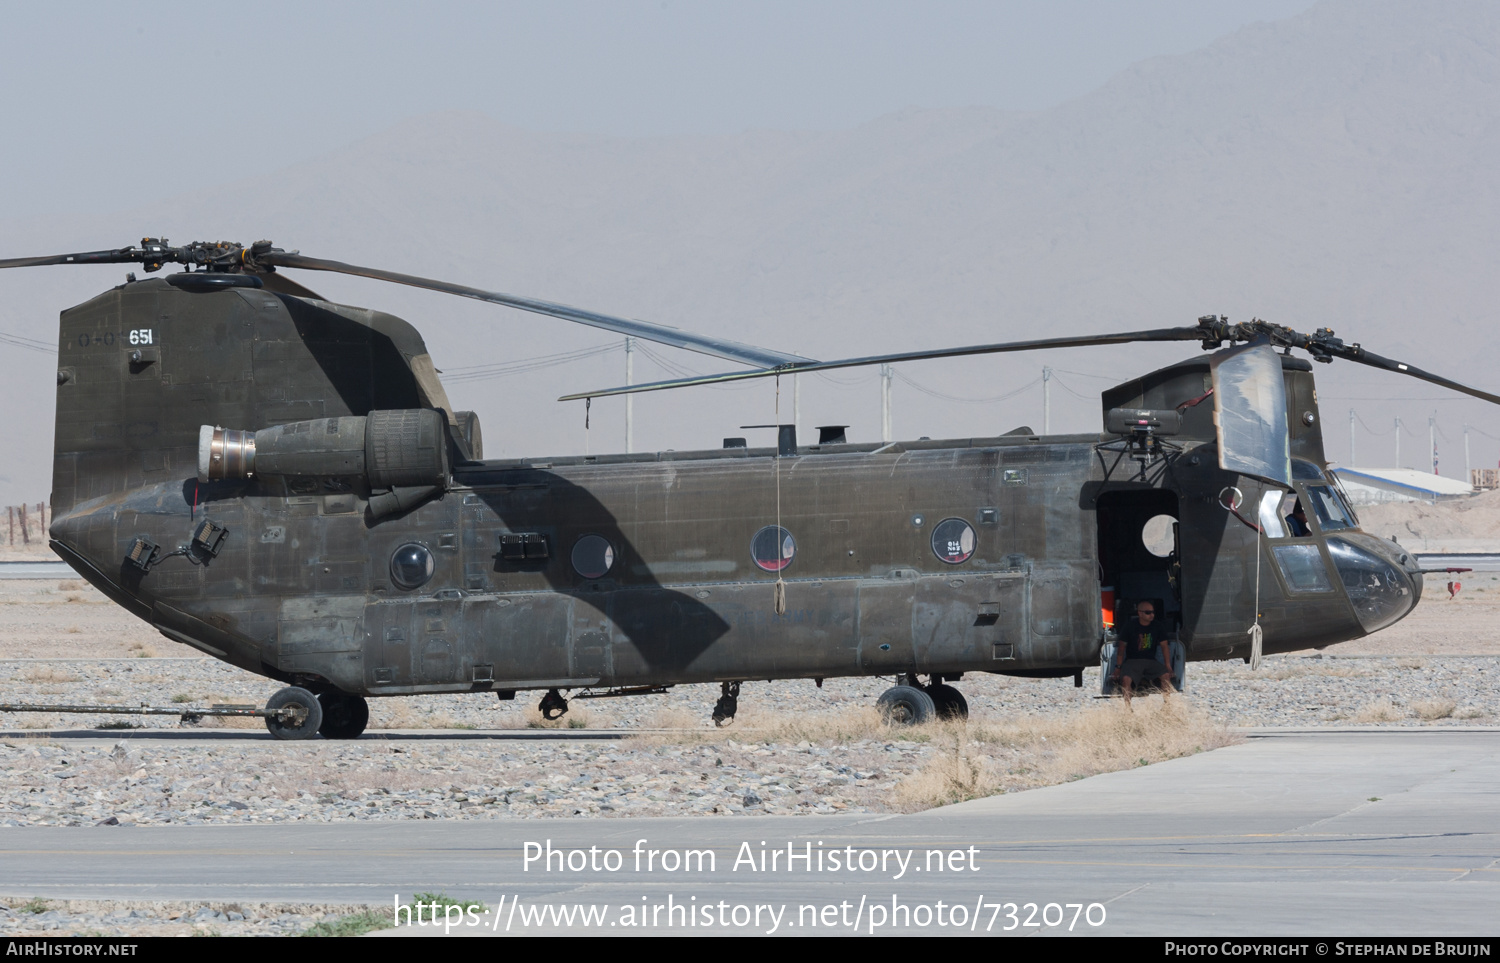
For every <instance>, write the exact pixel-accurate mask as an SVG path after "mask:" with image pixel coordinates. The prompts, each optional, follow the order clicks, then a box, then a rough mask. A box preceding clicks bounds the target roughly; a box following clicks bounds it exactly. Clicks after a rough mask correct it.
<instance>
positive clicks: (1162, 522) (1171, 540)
mask: <svg viewBox="0 0 1500 963" xmlns="http://www.w3.org/2000/svg"><path fill="white" fill-rule="evenodd" d="M1141 544H1142V545H1144V546H1146V551H1148V552H1150V553H1151V554H1152V555H1155V556H1156V557H1157V558H1166V557H1167V556H1168V555H1171V554H1172V553H1173V552H1175V551H1177V519H1175V518H1173V517H1172V516H1171V515H1155V516H1152V518H1151V519H1150V520H1149V521H1147V522H1146V524H1145V527H1143V528H1142V529H1141Z"/></svg>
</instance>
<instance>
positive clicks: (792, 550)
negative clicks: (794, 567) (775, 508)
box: [750, 525, 797, 572]
mask: <svg viewBox="0 0 1500 963" xmlns="http://www.w3.org/2000/svg"><path fill="white" fill-rule="evenodd" d="M796 554H797V540H796V539H794V538H792V533H791V532H789V531H787V530H786V529H784V528H782V527H781V526H779V525H767V526H766V527H765V528H762V529H761V530H760V531H758V532H756V533H755V537H754V538H752V539H751V540H750V557H751V558H752V559H754V560H755V564H756V565H757V566H759V567H760V568H761V569H762V570H763V571H767V572H779V571H781V570H782V569H784V568H786V567H787V566H788V565H790V564H792V556H794V555H796Z"/></svg>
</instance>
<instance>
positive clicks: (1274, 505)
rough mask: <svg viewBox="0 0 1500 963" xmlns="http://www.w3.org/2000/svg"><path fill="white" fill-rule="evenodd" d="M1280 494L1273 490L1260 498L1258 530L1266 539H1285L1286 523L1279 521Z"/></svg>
mask: <svg viewBox="0 0 1500 963" xmlns="http://www.w3.org/2000/svg"><path fill="white" fill-rule="evenodd" d="M1282 494H1283V493H1282V492H1280V491H1278V490H1276V489H1274V488H1273V489H1271V490H1270V491H1268V492H1266V493H1265V494H1264V495H1262V496H1260V530H1261V531H1262V532H1264V533H1265V535H1266V538H1286V523H1285V522H1283V521H1282V519H1281V514H1282V513H1281V498H1282Z"/></svg>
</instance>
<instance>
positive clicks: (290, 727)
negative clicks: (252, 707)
mask: <svg viewBox="0 0 1500 963" xmlns="http://www.w3.org/2000/svg"><path fill="white" fill-rule="evenodd" d="M290 705H298V706H301V707H302V708H303V709H304V710H305V711H306V713H307V714H306V715H305V716H304V717H303V719H302V722H301V723H300V724H294V723H291V722H282V721H281V720H279V719H277V718H276V717H275V716H267V717H266V728H267V729H269V730H270V732H271V735H273V736H275V737H276V738H277V739H311V738H312V737H313V736H315V735H317V734H318V727H319V726H321V725H322V724H323V705H322V703H320V702H319V701H318V700H317V697H316V696H314V695H313V694H312V693H311V692H308V691H307V690H306V689H299V688H297V687H296V686H287V687H286V688H285V689H282V690H281V691H280V692H278V693H276V694H275V695H273V696H271V698H270V700H269V701H267V702H266V711H267V712H275V711H276V710H277V709H281V708H284V707H286V706H290Z"/></svg>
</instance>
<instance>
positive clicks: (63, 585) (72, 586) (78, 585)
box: [57, 580, 83, 592]
mask: <svg viewBox="0 0 1500 963" xmlns="http://www.w3.org/2000/svg"><path fill="white" fill-rule="evenodd" d="M82 588H83V583H82V582H77V581H73V580H67V581H63V582H58V583H57V590H58V591H59V592H77V591H79V590H81V589H82Z"/></svg>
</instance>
